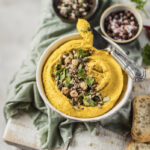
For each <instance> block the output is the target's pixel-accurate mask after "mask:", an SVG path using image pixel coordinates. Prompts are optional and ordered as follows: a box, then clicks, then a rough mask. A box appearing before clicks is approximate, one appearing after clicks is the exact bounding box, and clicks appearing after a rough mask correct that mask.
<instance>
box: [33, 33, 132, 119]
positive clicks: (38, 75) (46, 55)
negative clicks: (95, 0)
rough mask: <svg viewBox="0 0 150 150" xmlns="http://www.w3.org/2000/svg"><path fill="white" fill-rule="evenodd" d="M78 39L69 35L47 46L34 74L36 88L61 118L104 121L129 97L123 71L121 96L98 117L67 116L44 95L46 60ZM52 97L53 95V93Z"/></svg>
mask: <svg viewBox="0 0 150 150" xmlns="http://www.w3.org/2000/svg"><path fill="white" fill-rule="evenodd" d="M78 39H81V36H80V35H79V34H78V33H75V34H70V35H66V36H63V37H62V38H60V39H58V40H56V41H55V42H54V43H52V44H51V45H49V47H48V48H47V49H46V50H45V52H44V53H43V55H42V56H41V58H40V60H39V63H38V66H37V72H36V81H37V87H38V90H39V93H40V95H41V97H42V99H43V100H44V102H45V104H46V105H47V106H48V107H49V108H51V109H52V110H53V111H55V112H57V113H59V114H60V115H62V116H63V117H65V118H68V119H72V120H76V121H82V122H94V121H99V120H102V119H105V118H107V117H110V116H111V115H113V114H114V113H117V111H118V110H119V109H120V108H121V107H122V106H123V105H124V104H125V103H126V102H127V100H128V97H129V95H130V92H131V90H132V82H133V81H132V79H131V78H130V77H129V76H128V75H127V74H126V73H125V72H124V71H123V76H124V79H125V80H124V83H123V90H122V94H121V95H120V97H119V99H118V100H117V102H116V103H115V104H114V105H113V106H112V107H111V109H108V110H107V111H105V113H102V115H99V116H94V115H93V117H82V116H81V117H80V116H78V117H77V116H71V115H68V114H66V113H64V112H62V111H60V110H59V109H57V108H56V107H54V105H52V103H51V102H50V101H49V99H48V98H47V95H46V93H45V89H44V84H43V70H44V67H45V64H46V62H47V60H48V59H49V57H50V56H51V54H52V53H53V52H54V51H55V50H57V49H58V48H59V47H60V46H62V45H63V44H65V43H67V42H69V41H72V40H78ZM106 40H108V41H109V42H110V43H112V44H113V45H115V46H117V47H118V50H120V51H122V49H121V48H120V47H119V46H118V45H116V44H115V43H114V42H112V41H111V40H109V39H107V38H106ZM116 88H117V87H116ZM54 95H55V93H54ZM62 107H63V106H62ZM88 113H89V112H88ZM91 113H92V112H91Z"/></svg>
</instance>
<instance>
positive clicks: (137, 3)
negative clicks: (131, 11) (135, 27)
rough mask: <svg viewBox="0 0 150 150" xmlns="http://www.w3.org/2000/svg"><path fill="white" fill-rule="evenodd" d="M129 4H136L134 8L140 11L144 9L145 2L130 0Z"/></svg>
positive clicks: (144, 0)
mask: <svg viewBox="0 0 150 150" xmlns="http://www.w3.org/2000/svg"><path fill="white" fill-rule="evenodd" d="M131 2H134V3H136V8H138V9H142V8H144V6H145V4H146V3H147V0H131Z"/></svg>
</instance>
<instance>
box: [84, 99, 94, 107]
mask: <svg viewBox="0 0 150 150" xmlns="http://www.w3.org/2000/svg"><path fill="white" fill-rule="evenodd" d="M83 103H84V105H85V106H92V107H94V106H95V103H94V101H93V100H92V99H90V100H89V101H88V100H87V97H86V96H84V97H83Z"/></svg>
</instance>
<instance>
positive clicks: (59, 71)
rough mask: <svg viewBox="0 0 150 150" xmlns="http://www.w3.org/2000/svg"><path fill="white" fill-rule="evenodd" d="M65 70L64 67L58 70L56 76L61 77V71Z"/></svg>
mask: <svg viewBox="0 0 150 150" xmlns="http://www.w3.org/2000/svg"><path fill="white" fill-rule="evenodd" d="M62 71H63V68H61V69H59V70H57V72H56V77H60V73H61V72H62Z"/></svg>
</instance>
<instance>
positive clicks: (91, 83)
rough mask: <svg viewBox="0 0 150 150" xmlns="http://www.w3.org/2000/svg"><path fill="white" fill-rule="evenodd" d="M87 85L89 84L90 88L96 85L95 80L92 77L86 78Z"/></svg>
mask: <svg viewBox="0 0 150 150" xmlns="http://www.w3.org/2000/svg"><path fill="white" fill-rule="evenodd" d="M86 83H87V84H88V86H89V87H91V86H92V85H93V83H94V78H92V77H87V78H86Z"/></svg>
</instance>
